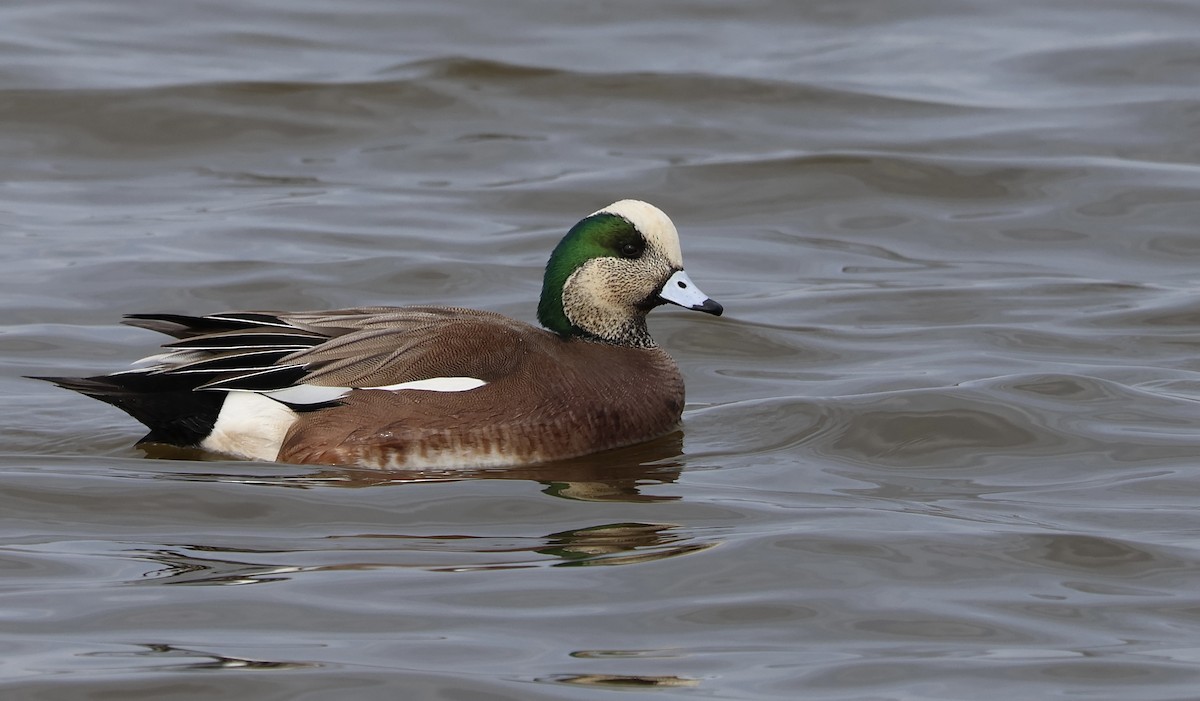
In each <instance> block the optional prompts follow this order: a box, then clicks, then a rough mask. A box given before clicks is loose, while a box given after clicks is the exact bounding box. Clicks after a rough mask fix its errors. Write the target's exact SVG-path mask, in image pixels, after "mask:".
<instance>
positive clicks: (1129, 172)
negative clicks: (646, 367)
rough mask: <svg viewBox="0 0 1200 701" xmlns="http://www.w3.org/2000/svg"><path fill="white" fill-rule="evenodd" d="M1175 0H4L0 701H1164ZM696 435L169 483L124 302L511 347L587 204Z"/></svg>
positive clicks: (179, 471)
mask: <svg viewBox="0 0 1200 701" xmlns="http://www.w3.org/2000/svg"><path fill="white" fill-rule="evenodd" d="M1197 46H1200V8H1198V6H1197V5H1196V4H1195V3H1191V2H1149V3H1147V2H1134V1H1133V0H1123V1H1105V0H1086V1H1085V0H1067V1H1066V2H1061V3H1052V4H1050V5H1049V6H1047V4H1046V3H1035V2H1028V1H1024V0H1022V1H1020V2H1016V3H994V2H983V1H982V0H967V1H965V2H948V1H942V0H900V1H898V2H883V1H882V0H865V1H855V2H843V1H840V0H838V1H833V0H825V1H819V2H812V3H795V2H766V1H763V2H737V3H734V2H686V3H685V2H666V3H639V2H591V3H542V2H509V3H485V2H473V3H472V2H424V3H422V2H407V3H394V2H384V1H382V0H347V1H346V2H339V3H317V2H309V1H301V2H282V1H281V0H250V1H243V0H239V1H238V2H233V1H232V0H203V1H200V2H191V3H165V4H164V3H159V2H145V1H141V0H109V1H108V2H95V3H78V2H65V1H63V0H43V1H42V2H37V3H16V2H12V3H7V4H3V5H0V220H2V221H3V225H2V226H0V239H2V241H3V247H2V249H0V250H2V251H3V254H2V255H0V279H2V280H3V289H4V290H5V292H4V295H3V296H2V297H0V305H2V306H0V315H2V317H0V323H2V336H0V349H2V352H0V363H2V366H3V372H2V377H0V383H2V385H3V394H4V397H5V398H6V401H5V402H4V403H3V406H2V407H0V426H2V427H3V430H2V432H0V470H2V477H0V479H2V480H3V482H2V486H0V514H3V518H2V519H0V548H2V549H0V575H2V576H0V652H2V654H0V694H2V695H3V697H4V698H5V699H22V700H24V699H54V700H55V701H62V700H68V701H69V700H73V699H96V700H99V699H112V698H122V699H134V698H146V699H150V698H153V699H163V700H165V701H190V700H192V699H197V700H198V699H212V698H231V699H232V698H260V699H329V698H345V699H396V698H413V699H425V698H429V699H435V698H436V699H454V700H457V701H470V700H476V699H478V700H483V699H487V700H489V701H496V700H498V699H511V700H513V701H518V700H519V701H525V700H530V699H533V700H536V699H589V700H590V699H609V698H613V699H616V698H641V697H644V698H676V697H678V698H712V699H793V698H804V699H822V700H824V699H839V700H841V699H845V700H860V701H878V700H884V699H887V700H891V699H896V700H910V699H944V700H961V699H1002V700H1004V701H1010V700H1011V699H1018V698H1025V699H1050V698H1089V699H1100V698H1104V699H1119V700H1121V701H1130V700H1133V701H1144V700H1155V699H1162V700H1167V699H1187V698H1194V697H1195V696H1196V689H1197V688H1198V687H1197V684H1198V683H1200V673H1198V671H1197V670H1198V666H1197V665H1198V664H1200V590H1198V588H1197V585H1196V583H1197V581H1198V577H1200V547H1198V545H1200V544H1198V543H1197V539H1198V538H1200V510H1198V509H1197V506H1198V505H1200V464H1198V460H1197V457H1198V455H1200V431H1198V427H1200V361H1198V360H1197V347H1198V346H1200V294H1198V293H1200V290H1198V289H1197V288H1198V287H1200V285H1198V281H1200V267H1198V266H1200V234H1198V232H1197V229H1198V225H1200V167H1198V166H1197V161H1198V160H1200V146H1198V144H1200V141H1197V139H1196V134H1197V133H1198V129H1200V82H1198V76H1200V53H1198V52H1197ZM621 197H638V198H642V199H646V200H649V201H651V202H654V203H656V204H658V205H659V206H661V207H663V208H664V209H665V210H666V211H667V212H668V213H670V214H671V215H672V217H673V218H674V219H675V221H676V223H677V224H678V226H679V228H680V230H681V232H682V236H683V248H684V253H685V257H686V259H687V262H688V270H689V273H690V274H691V276H692V278H693V279H694V280H695V281H696V282H697V284H699V285H700V286H701V287H702V288H703V289H704V290H705V291H706V292H708V293H709V294H711V295H712V296H713V297H714V298H716V299H717V300H719V301H721V302H722V303H724V304H725V306H726V310H727V314H726V316H724V317H722V318H719V319H718V318H710V317H706V316H702V315H693V314H687V313H685V312H683V311H679V310H676V311H672V310H669V309H664V310H659V311H656V312H655V313H654V314H653V315H652V317H651V330H652V332H653V333H654V334H655V336H656V338H657V339H658V340H659V342H660V343H661V344H662V345H663V346H664V347H666V348H667V349H668V350H669V351H670V352H671V353H672V354H673V355H674V356H675V357H676V359H677V360H678V361H679V363H680V365H681V367H682V369H683V372H684V375H685V377H686V379H687V382H688V410H687V412H686V413H685V422H684V426H683V428H682V430H681V431H680V432H679V433H677V434H675V435H672V436H668V437H666V438H664V439H661V440H659V441H656V442H653V443H650V444H646V445H642V446H637V447H635V448H631V449H627V450H622V451H617V452H614V453H609V454H604V455H598V456H592V457H589V458H585V459H581V460H578V461H573V462H569V463H560V464H552V465H546V466H540V467H535V468H525V469H513V470H507V471H506V470H496V471H487V472H465V471H464V472H455V471H445V472H438V473H382V472H372V471H356V470H347V469H334V468H324V469H323V468H310V467H294V466H284V465H274V464H265V463H246V462H229V461H214V460H211V459H207V460H205V459H201V458H202V457H203V456H195V455H193V456H185V458H186V459H179V456H166V455H146V454H144V453H142V452H141V451H139V450H136V449H134V448H132V447H131V445H132V443H133V441H134V440H136V439H137V438H138V437H139V436H140V435H141V430H140V427H139V426H138V425H136V424H135V423H134V422H133V421H132V420H130V419H129V418H128V417H126V416H124V415H123V414H122V413H121V412H119V411H116V410H115V409H112V408H110V407H107V406H105V405H102V404H100V403H98V402H94V401H90V400H88V399H86V398H83V397H80V396H77V395H74V394H71V393H68V392H64V391H61V390H58V389H56V388H54V387H52V386H50V385H46V384H43V383H38V382H34V381H31V380H26V379H22V377H21V376H22V375H46V374H84V373H98V372H103V371H108V370H114V369H118V368H121V367H123V366H124V365H125V364H126V363H128V362H130V361H132V360H134V359H135V358H138V357H141V356H143V355H145V354H146V353H147V352H148V351H149V350H150V349H151V348H152V347H153V346H154V345H155V344H156V343H157V342H158V340H159V339H158V338H157V337H155V336H154V335H153V334H150V333H148V332H145V331H142V330H138V329H132V328H128V327H123V326H120V325H118V321H119V319H120V316H121V314H123V313H128V312H138V311H142V312H145V311H168V312H184V313H206V312H216V311H221V310H227V309H238V308H242V309H254V308H259V309H261V308H268V309H319V308H332V307H341V306H351V305H357V304H405V303H430V302H433V303H448V304H455V305H464V306H472V307H480V308H486V309H492V310H496V311H500V312H504V313H507V314H510V315H512V316H515V317H517V318H521V319H525V320H532V319H533V316H534V306H535V300H536V297H537V294H538V290H539V286H540V276H541V267H542V265H543V264H544V263H545V259H546V257H547V255H548V253H549V251H550V249H551V248H552V247H553V245H554V243H556V242H557V240H558V238H559V237H560V236H561V235H562V233H563V232H564V231H565V230H566V228H567V227H568V226H570V225H571V224H572V223H573V222H575V221H576V220H577V219H579V218H580V217H581V216H583V215H585V214H587V213H588V212H591V211H593V210H595V209H597V208H599V207H601V206H603V205H605V204H607V203H609V202H611V201H613V200H615V199H618V198H621Z"/></svg>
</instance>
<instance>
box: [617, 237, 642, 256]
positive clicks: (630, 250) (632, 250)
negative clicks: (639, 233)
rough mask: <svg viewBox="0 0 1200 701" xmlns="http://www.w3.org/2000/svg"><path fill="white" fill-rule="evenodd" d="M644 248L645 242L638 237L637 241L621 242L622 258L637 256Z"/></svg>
mask: <svg viewBox="0 0 1200 701" xmlns="http://www.w3.org/2000/svg"><path fill="white" fill-rule="evenodd" d="M645 250H646V242H645V241H642V240H641V239H638V240H637V241H626V242H625V243H623V244H621V248H620V251H621V257H622V258H639V257H641V255H642V252H643V251H645Z"/></svg>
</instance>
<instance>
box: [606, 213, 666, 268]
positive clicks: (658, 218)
mask: <svg viewBox="0 0 1200 701" xmlns="http://www.w3.org/2000/svg"><path fill="white" fill-rule="evenodd" d="M601 213H604V214H616V215H617V216H619V217H624V218H625V219H628V220H629V222H630V223H632V224H633V225H634V226H636V227H637V230H638V231H640V232H642V235H643V236H645V237H646V243H648V244H650V245H651V246H653V247H655V248H657V249H658V250H660V251H662V253H663V255H665V256H666V257H667V260H669V261H670V262H671V263H672V264H673V265H677V266H679V267H681V268H682V267H683V251H682V250H680V248H679V232H678V231H676V230H675V224H674V223H672V222H671V218H670V217H668V216H667V215H666V214H665V213H663V211H662V210H661V209H659V208H658V207H655V206H654V205H652V204H650V203H648V202H642V201H641V200H620V201H619V202H613V203H612V204H610V205H608V206H607V207H605V208H604V209H601V210H598V211H595V212H592V215H596V214H601Z"/></svg>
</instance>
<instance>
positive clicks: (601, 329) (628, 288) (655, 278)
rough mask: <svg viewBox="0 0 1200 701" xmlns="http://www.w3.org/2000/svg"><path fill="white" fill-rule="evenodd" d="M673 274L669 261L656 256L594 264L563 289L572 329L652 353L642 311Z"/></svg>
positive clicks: (572, 277) (650, 254)
mask: <svg viewBox="0 0 1200 701" xmlns="http://www.w3.org/2000/svg"><path fill="white" fill-rule="evenodd" d="M670 270H671V265H670V264H669V263H668V262H667V261H666V259H665V258H664V257H663V256H662V255H661V254H659V253H657V252H654V251H648V252H647V254H646V255H643V256H642V257H641V258H638V259H636V260H627V259H622V258H597V259H594V260H591V261H589V262H588V263H587V264H586V265H584V266H582V267H580V268H579V269H578V270H576V271H575V272H574V273H572V274H571V277H569V278H568V279H567V282H566V284H565V285H564V286H563V310H564V312H565V313H566V315H567V318H568V319H569V320H570V322H571V323H572V324H574V325H575V326H576V327H577V328H580V329H582V330H583V331H585V332H587V333H588V334H590V335H592V336H595V337H596V338H598V339H600V340H604V341H607V342H610V343H617V344H621V345H629V346H637V347H645V348H648V347H652V346H654V341H653V339H651V338H650V335H649V332H648V331H647V330H646V310H645V309H643V308H641V306H640V305H641V304H642V302H644V301H645V299H646V298H647V297H649V296H651V295H653V294H654V292H655V291H656V290H657V289H658V286H659V285H661V284H662V280H663V279H665V275H669V274H670Z"/></svg>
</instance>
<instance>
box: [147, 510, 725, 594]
mask: <svg viewBox="0 0 1200 701" xmlns="http://www.w3.org/2000/svg"><path fill="white" fill-rule="evenodd" d="M334 539H336V540H341V541H348V542H346V545H345V546H344V547H336V548H330V549H328V550H324V551H318V552H316V553H314V552H313V551H311V550H306V551H304V552H297V553H295V555H296V557H297V558H301V559H303V560H305V564H281V563H280V562H279V560H280V559H291V558H290V557H289V555H288V553H287V552H285V551H284V552H281V551H279V550H274V549H272V550H263V551H253V550H248V549H245V548H240V549H236V550H235V549H232V548H227V549H222V548H215V547H212V546H200V545H179V546H175V547H167V548H158V549H155V550H152V551H142V552H140V553H139V556H140V557H141V558H143V559H145V560H149V561H151V562H154V563H156V564H157V565H158V568H157V569H155V570H154V571H152V572H148V573H147V574H146V575H145V576H144V577H143V578H142V579H141V580H138V581H136V582H131V584H143V585H158V584H174V585H190V586H197V585H207V586H213V585H216V586H238V585H246V584H267V583H270V582H282V581H287V580H290V579H293V578H295V577H297V576H299V575H301V574H302V573H305V572H332V571H347V570H364V571H365V570H379V569H387V568H405V569H424V570H428V571H431V572H468V571H479V570H495V569H518V568H535V567H600V566H615V565H630V564H635V563H642V562H650V561H652V560H664V559H667V558H672V557H678V556H680V555H687V554H690V553H694V552H699V551H701V550H707V549H708V548H711V547H713V546H714V545H716V543H715V542H696V541H695V540H694V538H693V536H691V535H690V534H688V533H686V532H685V531H683V529H681V528H680V527H679V526H676V525H673V524H666V523H632V522H626V523H608V524H601V525H597V526H588V527H586V528H576V529H572V530H569V531H559V532H557V533H550V534H547V535H545V536H541V537H517V538H513V537H503V536H495V535H488V536H471V535H437V536H429V535H402V534H377V533H367V534H361V535H343V536H331V537H330V538H329V539H328V540H334ZM256 559H263V560H274V562H271V563H265V562H255V560H256ZM314 559H316V560H317V562H313V560H314ZM322 559H329V560H337V561H338V562H335V563H321V562H320V560H322ZM430 560H438V561H440V562H441V563H442V564H438V565H431V564H430ZM446 560H451V561H457V562H453V564H445V562H446Z"/></svg>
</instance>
